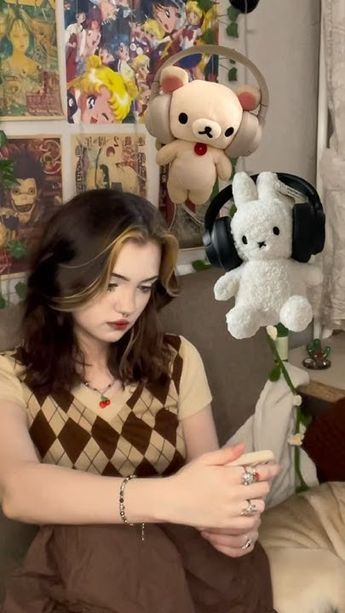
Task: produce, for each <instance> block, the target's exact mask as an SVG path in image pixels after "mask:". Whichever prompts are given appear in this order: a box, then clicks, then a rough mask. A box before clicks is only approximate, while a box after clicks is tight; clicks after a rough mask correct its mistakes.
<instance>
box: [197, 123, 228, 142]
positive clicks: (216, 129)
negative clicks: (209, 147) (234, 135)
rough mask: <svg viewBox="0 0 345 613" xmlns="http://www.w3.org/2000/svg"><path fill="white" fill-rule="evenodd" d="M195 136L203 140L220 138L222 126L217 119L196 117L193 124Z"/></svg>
mask: <svg viewBox="0 0 345 613" xmlns="http://www.w3.org/2000/svg"><path fill="white" fill-rule="evenodd" d="M192 130H193V134H194V136H195V137H196V138H197V139H199V140H203V141H209V140H213V139H216V138H218V136H220V134H221V131H222V130H221V127H220V125H219V124H218V123H217V122H216V121H212V120H211V119H203V118H201V119H195V121H193V124H192Z"/></svg>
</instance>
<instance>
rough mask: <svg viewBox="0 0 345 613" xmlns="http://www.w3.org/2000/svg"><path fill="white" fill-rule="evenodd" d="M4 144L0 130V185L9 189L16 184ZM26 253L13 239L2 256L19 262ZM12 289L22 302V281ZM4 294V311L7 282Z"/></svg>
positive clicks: (1, 299)
mask: <svg viewBox="0 0 345 613" xmlns="http://www.w3.org/2000/svg"><path fill="white" fill-rule="evenodd" d="M6 144H7V137H6V134H5V132H4V131H3V130H0V185H1V186H2V187H4V188H5V189H10V188H11V187H13V185H15V184H16V183H17V180H16V176H15V169H14V161H13V160H11V159H9V158H8V157H6ZM26 253H27V250H26V246H25V245H24V244H23V243H22V242H21V241H19V240H16V239H13V240H10V241H8V243H7V245H6V249H5V250H4V254H3V256H4V258H5V259H6V258H11V259H13V260H19V259H21V258H22V257H24V256H25V255H26ZM9 261H10V260H9ZM14 289H15V292H16V294H17V296H18V298H19V300H20V301H21V300H23V299H24V298H25V295H26V284H25V283H23V282H22V281H21V282H18V283H17V284H16V285H15V287H14ZM6 294H7V298H6V297H5V295H4V293H3V292H2V291H1V290H0V309H4V308H6V307H7V306H9V303H10V301H9V294H10V291H9V282H7V291H6Z"/></svg>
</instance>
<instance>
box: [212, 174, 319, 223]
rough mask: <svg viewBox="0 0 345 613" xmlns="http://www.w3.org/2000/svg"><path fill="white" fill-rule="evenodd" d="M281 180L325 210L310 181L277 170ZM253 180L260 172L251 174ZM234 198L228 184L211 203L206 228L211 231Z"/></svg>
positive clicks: (315, 205)
mask: <svg viewBox="0 0 345 613" xmlns="http://www.w3.org/2000/svg"><path fill="white" fill-rule="evenodd" d="M276 175H277V177H278V179H279V181H281V182H282V183H285V185H287V186H288V187H291V188H292V189H295V190H296V191H298V192H301V191H302V193H303V194H305V195H306V196H307V197H308V199H309V200H310V201H311V203H312V205H313V206H314V208H315V209H316V210H321V211H322V210H323V209H322V204H321V201H320V197H319V194H318V193H317V191H316V189H315V188H314V187H313V186H312V185H311V183H308V181H306V180H305V179H302V177H298V176H297V175H292V174H289V173H286V172H277V173H276ZM250 176H251V178H252V179H253V181H255V182H256V179H257V178H258V174H254V175H250ZM231 198H232V185H228V186H227V187H225V188H224V189H222V190H221V191H220V192H218V194H216V196H215V197H214V198H213V200H212V202H211V203H210V205H209V207H208V209H207V211H206V213H205V219H204V225H205V230H207V231H208V232H211V230H212V227H213V224H214V222H215V221H216V219H217V215H218V213H219V211H220V210H221V208H222V207H223V206H224V205H225V204H226V203H227V202H228V201H229V200H230V199H231Z"/></svg>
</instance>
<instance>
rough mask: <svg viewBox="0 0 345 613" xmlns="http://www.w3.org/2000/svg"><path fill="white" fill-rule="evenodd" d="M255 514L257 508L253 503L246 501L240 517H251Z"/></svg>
mask: <svg viewBox="0 0 345 613" xmlns="http://www.w3.org/2000/svg"><path fill="white" fill-rule="evenodd" d="M255 513H257V507H256V504H254V502H252V501H251V500H247V506H246V507H245V508H244V509H243V510H242V511H241V515H242V516H244V517H251V516H252V515H255Z"/></svg>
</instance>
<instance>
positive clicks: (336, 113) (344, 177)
mask: <svg viewBox="0 0 345 613" xmlns="http://www.w3.org/2000/svg"><path fill="white" fill-rule="evenodd" d="M322 14H323V23H322V27H323V33H324V56H325V57H324V61H325V63H326V83H327V99H328V109H329V115H330V126H331V137H330V140H329V146H328V147H327V148H326V149H325V151H324V152H323V155H322V158H321V163H320V171H321V177H322V182H323V205H324V208H325V213H326V219H327V226H326V245H325V249H324V251H323V254H322V257H321V260H322V266H323V271H324V281H323V287H322V292H321V295H320V297H319V305H318V313H317V317H318V319H319V321H320V323H321V325H322V326H323V327H325V328H329V329H335V328H341V329H345V0H322ZM321 61H322V58H321Z"/></svg>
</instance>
